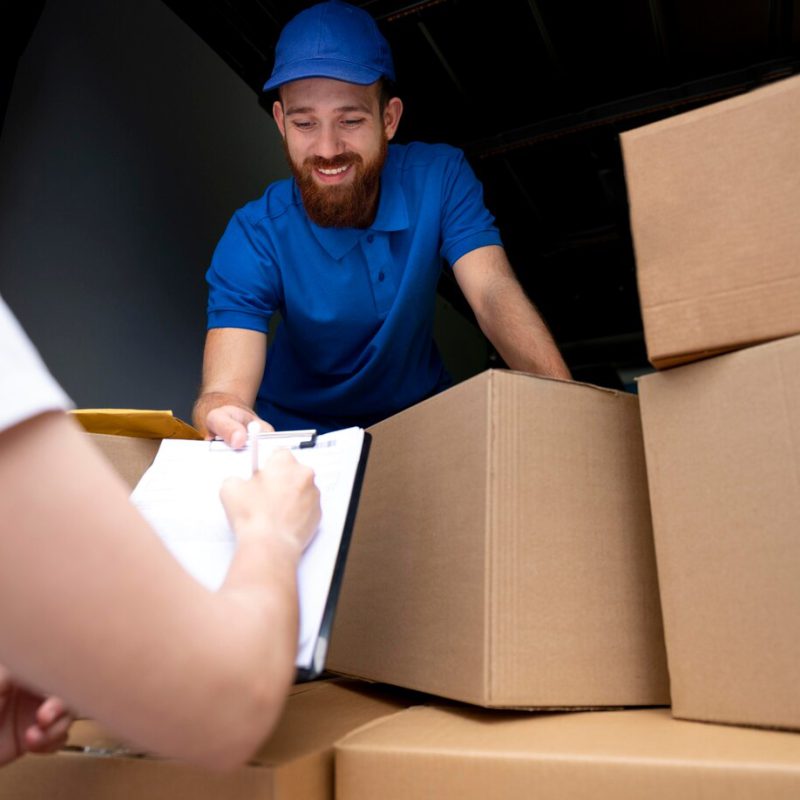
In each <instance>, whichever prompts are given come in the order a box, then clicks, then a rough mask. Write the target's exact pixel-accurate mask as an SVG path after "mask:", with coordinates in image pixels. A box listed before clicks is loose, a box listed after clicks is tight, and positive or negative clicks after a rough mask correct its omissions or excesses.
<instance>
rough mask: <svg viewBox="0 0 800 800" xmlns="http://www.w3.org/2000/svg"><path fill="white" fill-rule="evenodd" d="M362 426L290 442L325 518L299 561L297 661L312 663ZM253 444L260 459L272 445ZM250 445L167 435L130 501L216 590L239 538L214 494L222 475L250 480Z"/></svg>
mask: <svg viewBox="0 0 800 800" xmlns="http://www.w3.org/2000/svg"><path fill="white" fill-rule="evenodd" d="M363 442H364V431H363V430H362V429H361V428H347V429H345V430H342V431H335V432H333V433H326V434H324V435H322V436H319V437H317V443H316V445H315V446H314V447H312V448H305V449H301V448H297V447H292V448H291V449H292V455H294V456H295V458H297V460H298V461H299V462H301V463H303V464H307V465H308V466H310V467H311V468H312V469H313V470H314V476H315V482H316V484H317V487H318V488H319V491H320V498H321V504H322V520H321V522H320V525H319V528H318V529H317V532H316V534H315V536H314V538H313V539H312V540H311V543H310V544H309V545H308V547H307V548H306V551H305V553H303V557H302V559H301V560H300V565H299V567H298V573H297V577H298V589H299V594H300V637H299V643H298V653H297V660H296V662H295V663H296V664H297V666H299V667H306V668H308V667H311V666H312V662H313V660H314V649H315V645H316V642H317V636H318V635H319V630H320V625H321V624H322V617H323V614H324V611H325V605H326V603H327V600H328V592H329V590H330V585H331V579H332V578H333V570H334V567H335V566H336V559H337V556H338V553H339V544H340V542H341V538H342V534H343V532H344V524H345V519H346V517H347V510H348V508H349V505H350V496H351V494H352V492H353V483H354V481H355V477H356V471H357V469H358V463H359V459H360V456H361V449H362V446H363ZM285 446H287V443H286V442H285V441H283V442H279V443H276V444H275V445H274V446H270V445H269V444H267V442H265V441H264V440H261V441H260V442H259V445H258V448H259V449H258V457H259V461H260V462H261V463H263V462H264V460H265V459H266V458H267V457H268V454H269V453H270V452H271V451H272V450H273V449H275V447H285ZM251 469H252V461H251V453H250V450H249V446H248V447H247V448H244V449H243V450H231V449H230V448H228V447H225V446H224V445H221V444H220V443H213V444H212V443H209V442H197V441H186V440H178V439H165V440H164V441H163V442H162V443H161V447H160V448H159V451H158V454H157V455H156V458H155V460H154V461H153V464H152V466H151V467H150V469H148V470H147V472H146V473H145V474H144V475H143V476H142V479H141V480H140V481H139V484H138V485H137V486H136V488H135V489H134V491H133V494H132V495H131V500H132V501H133V503H134V504H135V505H136V506H137V507H138V509H139V511H140V512H141V513H142V514H143V515H144V517H145V518H146V519H147V520H148V521H149V522H150V524H151V525H152V526H153V527H154V528H155V530H156V532H157V533H158V534H159V536H160V537H161V539H162V540H163V542H164V544H165V545H166V546H167V548H168V549H169V550H170V552H171V553H172V554H173V555H174V556H175V558H176V559H177V560H178V561H179V562H180V563H181V564H182V565H183V567H184V568H185V569H186V570H187V571H188V572H189V573H190V574H191V575H192V576H194V577H195V578H196V579H197V580H198V581H199V582H200V583H202V584H203V585H204V586H206V587H208V588H209V589H212V590H213V591H216V590H217V589H219V587H220V586H221V585H222V583H223V581H224V580H225V575H226V574H227V572H228V568H229V566H230V563H231V559H232V558H233V555H234V552H235V551H236V537H235V535H234V533H233V531H232V530H231V528H230V526H229V525H228V520H227V517H226V516H225V510H224V509H223V507H222V503H221V502H220V499H219V489H220V486H221V485H222V482H223V481H224V480H225V478H227V477H230V476H239V477H242V478H248V477H249V476H250V473H251Z"/></svg>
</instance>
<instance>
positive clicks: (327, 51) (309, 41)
mask: <svg viewBox="0 0 800 800" xmlns="http://www.w3.org/2000/svg"><path fill="white" fill-rule="evenodd" d="M382 77H383V78H388V79H389V80H391V81H394V64H393V63H392V52H391V50H390V49H389V43H388V42H387V41H386V39H385V38H384V37H383V34H381V32H380V31H379V30H378V26H377V25H376V24H375V20H374V19H373V18H372V17H371V16H370V15H369V14H368V13H367V12H366V11H364V10H362V9H360V8H356V7H355V6H352V5H350V3H343V2H341V0H329V2H327V3H318V4H317V5H315V6H312V7H311V8H307V9H306V10H305V11H301V12H300V13H299V14H298V15H297V16H296V17H294V18H293V19H292V20H290V21H289V22H288V23H287V24H286V27H285V28H284V29H283V30H282V31H281V35H280V38H279V39H278V45H277V47H276V48H275V66H274V67H273V68H272V75H271V76H270V79H269V80H268V81H267V82H266V83H265V84H264V91H269V90H270V89H277V88H278V87H279V86H282V85H283V84H284V83H289V82H290V81H299V80H302V79H303V78H334V79H335V80H338V81H346V82H347V83H359V84H362V85H367V84H370V83H375V81H377V80H378V79H379V78H382Z"/></svg>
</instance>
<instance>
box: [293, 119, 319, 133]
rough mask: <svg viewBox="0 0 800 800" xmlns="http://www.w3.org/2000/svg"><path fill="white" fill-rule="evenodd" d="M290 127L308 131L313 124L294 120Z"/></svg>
mask: <svg viewBox="0 0 800 800" xmlns="http://www.w3.org/2000/svg"><path fill="white" fill-rule="evenodd" d="M292 125H294V127H295V128H297V130H299V131H309V130H311V128H313V127H314V123H313V122H306V121H304V120H299V119H298V120H295V121H294V122H293V123H292Z"/></svg>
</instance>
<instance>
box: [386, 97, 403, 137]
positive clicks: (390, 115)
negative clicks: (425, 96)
mask: <svg viewBox="0 0 800 800" xmlns="http://www.w3.org/2000/svg"><path fill="white" fill-rule="evenodd" d="M402 116H403V101H402V100H401V99H400V98H399V97H392V98H391V99H390V100H389V102H388V103H387V104H386V108H384V109H383V129H384V131H385V132H386V138H387V139H390V140H391V139H393V138H394V135H395V133H397V126H398V125H399V124H400V117H402Z"/></svg>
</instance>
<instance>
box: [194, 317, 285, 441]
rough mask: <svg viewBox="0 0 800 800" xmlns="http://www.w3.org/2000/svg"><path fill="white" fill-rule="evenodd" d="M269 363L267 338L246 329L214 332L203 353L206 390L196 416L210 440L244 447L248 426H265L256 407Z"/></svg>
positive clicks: (198, 400) (199, 426)
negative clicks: (223, 441) (265, 367)
mask: <svg viewBox="0 0 800 800" xmlns="http://www.w3.org/2000/svg"><path fill="white" fill-rule="evenodd" d="M266 362H267V336H266V334H264V333H259V332H258V331H249V330H245V329H243V328H212V329H211V330H210V331H209V332H208V333H207V334H206V346H205V351H204V352H203V386H202V388H201V389H200V396H199V397H198V398H197V401H196V402H195V404H194V413H193V414H192V416H193V419H194V424H195V427H197V428H198V429H199V430H200V432H201V433H202V434H203V435H204V436H205V437H206V438H207V439H213V438H214V437H215V436H219V437H221V438H222V439H224V440H225V441H226V442H227V443H228V444H229V445H230V446H231V447H237V448H238V447H244V444H245V442H246V441H247V423H248V422H251V421H252V420H258V421H259V422H261V425H262V427H263V428H264V429H265V430H272V426H271V425H270V424H269V423H267V422H264V420H259V418H258V416H257V415H256V412H255V411H253V406H255V402H256V394H257V393H258V387H259V385H260V383H261V378H262V377H263V375H264V365H265V364H266Z"/></svg>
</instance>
